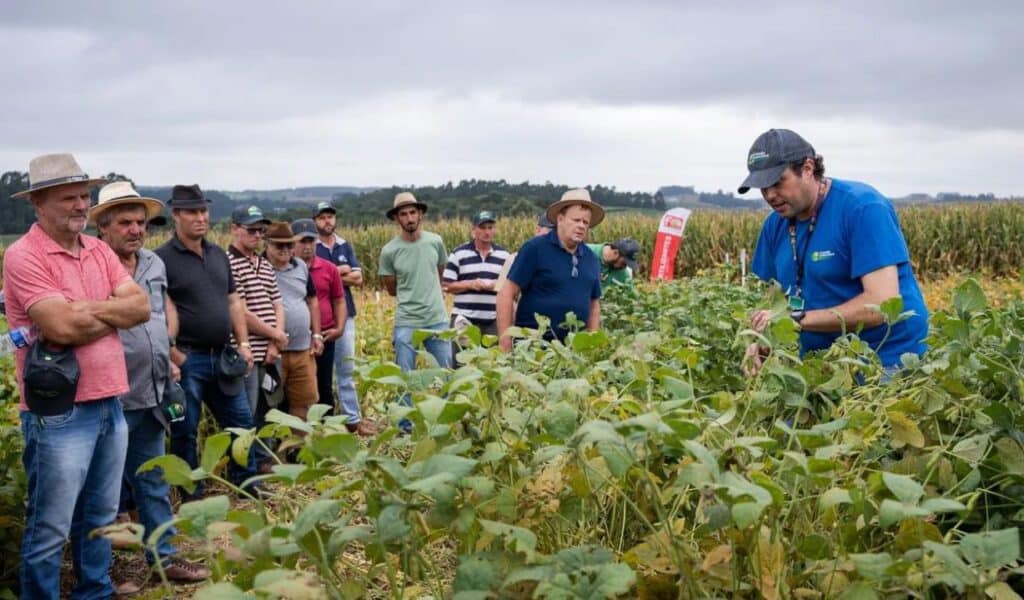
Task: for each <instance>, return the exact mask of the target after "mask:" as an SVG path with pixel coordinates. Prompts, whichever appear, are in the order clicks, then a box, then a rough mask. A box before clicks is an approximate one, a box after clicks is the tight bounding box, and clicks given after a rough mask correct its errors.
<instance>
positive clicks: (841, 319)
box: [739, 129, 928, 373]
mask: <svg viewBox="0 0 1024 600" xmlns="http://www.w3.org/2000/svg"><path fill="white" fill-rule="evenodd" d="M747 169H748V171H749V175H748V176H747V178H746V180H745V181H744V182H743V185H741V186H740V188H739V192H740V193H741V194H744V193H746V192H747V190H749V189H750V188H752V187H754V188H761V195H762V196H764V199H765V202H767V203H768V206H770V207H771V208H772V210H773V213H772V214H771V215H769V216H768V219H767V220H766V221H765V223H764V226H763V227H762V228H761V235H760V237H759V238H758V241H757V247H756V248H755V250H754V259H753V262H752V265H751V268H752V270H753V271H754V273H756V274H757V276H758V277H760V278H761V279H763V280H765V281H776V282H778V283H779V285H780V286H781V288H782V291H783V292H785V293H786V295H787V297H788V299H789V308H790V317H791V318H792V319H793V320H794V321H796V322H797V323H798V324H799V326H800V329H801V331H800V352H801V354H803V353H806V352H808V351H812V350H821V349H825V348H828V347H829V346H831V345H832V342H833V341H835V339H836V338H838V337H839V336H840V335H842V333H843V332H844V331H848V332H856V331H859V335H860V337H861V339H863V340H864V341H866V342H867V343H868V344H869V345H870V346H871V348H872V349H873V350H874V351H875V352H877V353H878V357H879V359H880V360H881V362H882V366H883V367H885V368H886V370H887V371H888V372H889V373H892V372H894V371H895V370H896V369H898V368H899V367H900V366H902V360H901V356H902V355H903V354H906V353H911V354H918V355H920V354H922V353H923V352H924V351H925V348H926V347H925V343H924V339H925V337H927V335H928V309H927V308H926V307H925V304H924V299H923V297H922V296H921V290H920V289H919V288H918V285H917V280H916V279H915V278H914V272H913V269H912V268H911V266H910V256H909V253H908V251H907V244H906V241H905V240H904V239H903V233H902V232H901V231H900V224H899V220H898V219H897V217H896V211H895V210H894V209H893V207H892V204H890V203H889V201H888V200H887V199H886V198H885V197H884V196H882V194H880V193H879V192H878V191H877V190H875V189H874V188H872V187H871V186H869V185H867V184H864V183H860V182H856V181H848V180H841V179H835V178H827V177H825V163H824V160H823V159H822V157H821V156H819V155H818V154H816V153H815V151H814V148H813V147H812V146H811V145H810V144H809V143H807V141H806V140H804V139H803V138H802V137H800V136H799V135H797V134H796V133H795V132H793V131H789V130H788V129H772V130H769V131H767V132H765V133H763V134H761V136H760V137H758V138H757V140H755V141H754V145H753V146H751V148H750V152H749V153H748V156H747ZM895 296H901V297H902V298H903V309H904V310H906V311H913V312H914V315H913V316H912V317H910V318H909V319H906V320H904V321H901V322H899V323H897V324H895V325H893V326H891V327H890V326H889V325H888V324H886V323H885V322H884V317H883V316H882V314H881V313H880V312H878V310H876V309H873V308H871V306H872V305H875V306H877V305H880V304H882V303H883V302H885V301H886V300H888V299H890V298H892V297H895ZM770 320H771V313H770V311H766V310H761V311H757V312H755V313H754V315H753V317H752V319H751V324H752V326H753V328H754V329H755V330H756V331H762V330H763V329H764V328H765V327H766V326H767V325H768V323H769V321H770ZM747 356H748V357H749V358H750V361H751V362H750V365H749V367H748V368H747V371H748V372H750V373H756V372H757V370H758V369H760V367H761V364H762V360H763V356H764V349H763V348H759V347H758V346H757V344H751V346H750V347H749V348H748V349H747Z"/></svg>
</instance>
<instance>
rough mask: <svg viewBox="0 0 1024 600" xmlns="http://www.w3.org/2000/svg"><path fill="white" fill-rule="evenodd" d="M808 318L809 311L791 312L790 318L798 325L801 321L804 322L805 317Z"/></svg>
mask: <svg viewBox="0 0 1024 600" xmlns="http://www.w3.org/2000/svg"><path fill="white" fill-rule="evenodd" d="M806 316H807V311H806V310H804V309H802V308H801V309H800V310H791V311H789V318H790V319H793V320H794V321H796V322H797V324H799V323H800V322H801V321H803V320H804V317H806Z"/></svg>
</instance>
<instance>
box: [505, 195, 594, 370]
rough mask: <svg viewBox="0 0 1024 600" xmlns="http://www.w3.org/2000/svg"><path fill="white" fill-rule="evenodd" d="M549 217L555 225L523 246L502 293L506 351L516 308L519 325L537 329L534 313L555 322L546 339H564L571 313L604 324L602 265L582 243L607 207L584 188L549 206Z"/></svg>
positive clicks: (589, 327)
mask: <svg viewBox="0 0 1024 600" xmlns="http://www.w3.org/2000/svg"><path fill="white" fill-rule="evenodd" d="M547 217H548V219H550V220H551V221H552V222H553V223H554V224H555V229H553V230H551V231H550V232H549V233H547V234H545V235H542V236H537V237H534V238H532V239H530V240H529V241H527V242H526V243H525V244H523V247H522V248H521V249H520V250H519V253H518V254H517V255H516V259H515V262H514V263H512V268H511V270H509V273H508V281H506V282H505V284H504V285H503V286H502V288H501V291H500V292H498V314H497V317H498V336H499V338H500V342H499V343H500V345H501V348H502V350H505V351H508V350H511V349H512V338H511V336H508V335H505V331H506V330H507V329H508V328H509V327H510V326H511V325H512V323H513V319H512V313H513V310H512V307H513V305H514V304H515V299H516V296H517V295H519V294H520V293H521V294H522V296H521V297H520V299H519V305H518V307H517V308H516V309H515V325H516V326H517V327H528V328H531V329H536V328H537V327H538V324H537V318H536V316H535V315H536V314H540V315H542V316H544V317H547V318H548V319H550V320H551V324H550V330H548V331H545V332H544V337H545V339H549V340H550V339H556V338H557V339H558V340H564V339H565V336H566V335H567V334H568V333H569V330H568V329H567V328H566V327H565V326H564V323H565V321H566V316H567V315H568V314H569V313H573V314H574V315H576V318H577V319H578V320H580V321H582V322H584V323H586V327H587V330H589V331H594V330H596V329H597V328H598V326H599V325H600V323H601V302H600V299H601V265H600V264H599V263H598V260H597V257H596V256H594V253H593V252H591V251H590V250H589V249H587V247H586V245H585V244H584V243H583V242H584V241H585V240H586V239H587V232H588V231H589V230H590V228H591V227H595V226H597V225H598V224H599V223H600V222H601V221H602V220H603V219H604V209H603V208H601V207H600V206H599V205H597V204H595V203H594V202H592V201H591V200H590V192H588V191H587V190H585V189H575V190H569V191H567V192H565V194H563V195H562V199H561V200H559V201H558V202H555V203H554V204H552V205H551V206H549V207H548V210H547Z"/></svg>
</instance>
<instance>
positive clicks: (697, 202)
mask: <svg viewBox="0 0 1024 600" xmlns="http://www.w3.org/2000/svg"><path fill="white" fill-rule="evenodd" d="M657 193H658V194H659V195H661V197H662V198H664V199H665V205H666V206H669V207H672V206H681V207H683V208H690V209H700V208H705V209H706V208H716V209H724V210H758V209H762V208H764V203H763V202H761V199H760V198H758V197H750V198H744V197H739V196H734V195H733V193H732V192H726V191H724V190H718V191H717V192H698V191H697V190H696V189H695V188H694V187H693V186H692V185H687V186H683V185H666V186H662V187H660V188H658V192H657Z"/></svg>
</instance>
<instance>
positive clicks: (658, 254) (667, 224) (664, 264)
mask: <svg viewBox="0 0 1024 600" xmlns="http://www.w3.org/2000/svg"><path fill="white" fill-rule="evenodd" d="M689 218H690V210H689V209H686V208H673V209H671V210H669V211H668V212H666V213H665V214H664V215H663V216H662V217H661V223H660V224H659V225H658V237H657V239H655V241H654V254H653V255H652V256H651V281H658V280H662V281H671V280H672V279H674V278H675V272H676V254H677V253H678V252H679V246H680V245H681V244H682V241H683V229H685V228H686V220H687V219H689Z"/></svg>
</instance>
